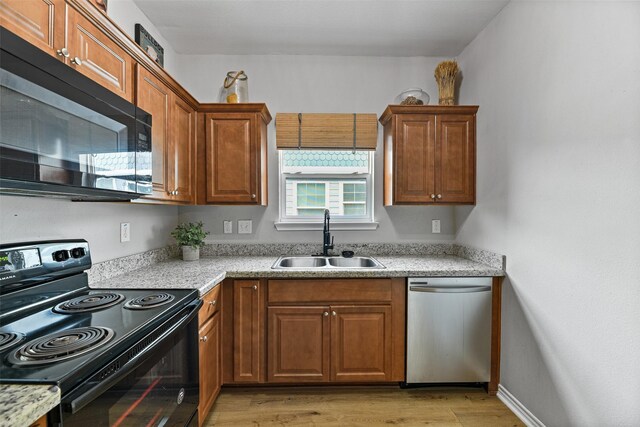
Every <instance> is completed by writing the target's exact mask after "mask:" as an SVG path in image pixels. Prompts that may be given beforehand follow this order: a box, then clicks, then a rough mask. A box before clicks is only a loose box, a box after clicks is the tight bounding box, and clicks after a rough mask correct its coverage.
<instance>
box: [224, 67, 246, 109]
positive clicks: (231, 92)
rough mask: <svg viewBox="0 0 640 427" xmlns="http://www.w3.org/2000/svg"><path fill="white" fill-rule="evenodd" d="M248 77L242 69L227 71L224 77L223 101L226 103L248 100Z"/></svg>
mask: <svg viewBox="0 0 640 427" xmlns="http://www.w3.org/2000/svg"><path fill="white" fill-rule="evenodd" d="M248 79H249V77H247V75H246V74H245V72H244V71H242V70H240V71H229V72H228V73H227V77H225V79H224V91H223V96H224V101H225V102H227V103H228V104H237V103H238V102H249V83H248ZM221 101H222V100H221Z"/></svg>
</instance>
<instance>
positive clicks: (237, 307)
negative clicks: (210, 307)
mask: <svg viewBox="0 0 640 427" xmlns="http://www.w3.org/2000/svg"><path fill="white" fill-rule="evenodd" d="M261 291H262V287H261V284H260V281H259V280H236V281H234V282H233V380H234V381H235V382H260V381H261V379H262V376H261V375H260V371H261V369H262V363H261V361H262V351H263V348H262V337H261V334H262V333H263V331H262V326H263V325H262V318H263V308H262V304H261V301H262V298H261V295H260V294H261Z"/></svg>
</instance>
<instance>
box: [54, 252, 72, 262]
mask: <svg viewBox="0 0 640 427" xmlns="http://www.w3.org/2000/svg"><path fill="white" fill-rule="evenodd" d="M68 259H69V251H65V250H62V251H55V252H54V253H53V260H54V261H57V262H63V261H66V260H68Z"/></svg>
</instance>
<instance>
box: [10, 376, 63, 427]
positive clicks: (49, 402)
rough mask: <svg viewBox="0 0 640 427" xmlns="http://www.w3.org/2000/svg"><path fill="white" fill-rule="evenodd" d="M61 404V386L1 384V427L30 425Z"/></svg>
mask: <svg viewBox="0 0 640 427" xmlns="http://www.w3.org/2000/svg"><path fill="white" fill-rule="evenodd" d="M59 404H60V388H59V387H56V386H53V385H51V384H48V385H35V384H0V427H15V426H28V425H31V424H32V423H34V422H36V421H38V419H39V418H40V417H42V416H43V415H45V414H46V413H47V412H49V411H50V410H51V409H53V408H55V407H56V406H57V405H59Z"/></svg>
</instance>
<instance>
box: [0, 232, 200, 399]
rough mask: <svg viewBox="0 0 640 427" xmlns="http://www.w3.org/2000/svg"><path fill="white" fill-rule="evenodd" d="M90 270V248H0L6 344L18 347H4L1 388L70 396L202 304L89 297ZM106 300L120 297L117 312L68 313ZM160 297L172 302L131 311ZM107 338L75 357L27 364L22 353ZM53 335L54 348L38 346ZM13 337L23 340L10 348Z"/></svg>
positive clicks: (138, 295) (0, 324)
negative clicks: (48, 387) (39, 386)
mask: <svg viewBox="0 0 640 427" xmlns="http://www.w3.org/2000/svg"><path fill="white" fill-rule="evenodd" d="M90 266H91V258H90V253H89V247H88V244H87V242H86V241H83V240H73V241H72V240H69V241H56V242H29V243H23V244H16V245H2V246H0V267H2V268H0V341H1V340H2V339H4V338H7V341H9V342H10V344H9V345H7V346H5V348H2V347H0V383H43V384H48V383H50V384H57V385H58V386H60V388H61V390H62V393H63V394H64V393H65V392H67V391H69V390H71V389H72V388H73V387H74V386H75V385H77V384H79V383H80V382H82V381H83V380H84V379H86V378H88V377H89V376H91V375H92V374H93V373H95V372H98V371H99V370H100V369H101V368H103V367H104V366H106V365H108V364H109V363H110V362H111V361H113V360H114V359H115V358H116V357H118V356H120V355H121V354H122V353H123V352H125V351H128V349H130V348H131V347H132V346H134V345H137V343H138V342H139V341H140V340H143V339H149V337H150V336H152V332H154V331H155V330H156V329H157V328H159V327H161V325H163V324H165V323H167V324H170V323H171V322H172V321H173V320H172V318H174V317H175V316H179V313H180V312H181V310H182V309H183V308H185V307H186V306H187V305H189V304H190V303H193V302H194V300H197V299H198V291H197V290H184V289H180V290H173V289H172V290H166V289H158V290H156V289H146V290H131V289H110V290H102V289H89V287H88V281H87V274H86V273H84V270H86V269H88V268H90ZM105 292H106V293H115V294H118V297H117V298H115V299H114V301H115V304H114V305H111V306H109V307H106V308H101V309H96V310H94V311H89V312H83V313H77V312H74V313H71V314H66V313H62V312H61V311H62V310H60V305H61V304H63V303H64V302H65V301H70V300H71V301H73V300H75V299H76V298H82V297H89V298H90V301H89V305H91V304H92V303H93V301H94V300H95V299H96V297H97V295H100V294H104V293H105ZM158 293H163V294H170V296H169V297H168V298H167V299H168V300H170V301H168V302H167V303H166V304H163V305H159V306H157V307H152V308H148V309H144V310H140V309H130V308H127V307H125V305H127V303H129V304H130V303H131V301H132V300H134V299H143V300H145V297H147V296H149V295H152V294H158ZM120 296H121V297H120ZM73 306H74V307H75V306H77V304H73ZM13 334H15V335H13ZM96 334H98V335H96ZM99 334H105V337H106V338H104V339H100V341H99V342H100V344H101V345H99V346H98V347H95V348H92V349H90V350H86V351H84V352H82V353H80V354H75V355H74V356H73V357H69V358H64V357H65V356H63V359H62V360H57V361H51V362H49V361H48V360H47V362H46V363H38V364H23V363H22V361H23V360H24V359H25V358H24V355H22V356H21V355H20V353H19V350H20V349H23V353H24V351H26V350H24V349H25V347H24V346H25V345H30V344H31V346H30V347H29V348H28V349H29V351H31V350H32V349H34V347H35V348H36V350H41V349H42V348H44V350H45V351H50V350H51V348H54V347H55V348H56V349H58V348H59V347H63V348H65V349H68V348H70V347H74V346H75V345H77V344H78V342H79V341H80V339H81V338H88V339H90V340H91V339H93V338H95V337H96V336H98V337H99V336H100V335H99ZM48 335H53V337H52V338H53V339H52V341H48V340H47V342H46V343H42V342H40V343H38V341H40V340H41V339H43V337H47V336H48ZM12 336H13V337H15V336H17V337H18V338H21V339H20V340H19V341H18V342H16V341H15V340H10V339H9V338H11V337H12ZM27 355H30V353H27Z"/></svg>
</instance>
